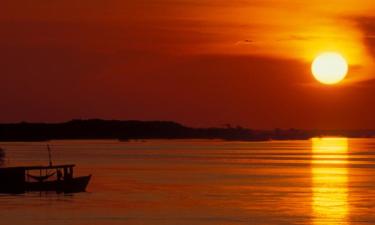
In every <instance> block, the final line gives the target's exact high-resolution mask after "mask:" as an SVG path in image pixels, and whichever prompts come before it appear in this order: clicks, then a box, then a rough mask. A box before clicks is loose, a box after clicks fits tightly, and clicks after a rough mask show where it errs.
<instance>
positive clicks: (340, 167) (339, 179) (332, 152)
mask: <svg viewBox="0 0 375 225" xmlns="http://www.w3.org/2000/svg"><path fill="white" fill-rule="evenodd" d="M347 153H348V139H347V138H314V139H312V192H313V193H312V212H313V224H314V225H323V224H324V225H330V224H349V222H348V213H349V212H348V211H349V205H348V168H347V163H348V154H347Z"/></svg>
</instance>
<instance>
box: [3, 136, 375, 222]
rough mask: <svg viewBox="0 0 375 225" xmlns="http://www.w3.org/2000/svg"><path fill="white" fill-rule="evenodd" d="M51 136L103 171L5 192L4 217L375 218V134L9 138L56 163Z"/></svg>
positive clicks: (19, 150)
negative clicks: (75, 181)
mask: <svg viewBox="0 0 375 225" xmlns="http://www.w3.org/2000/svg"><path fill="white" fill-rule="evenodd" d="M47 144H49V145H50V146H51V148H52V158H53V162H54V164H61V163H75V164H76V165H77V168H76V171H75V174H76V175H86V174H92V175H93V178H92V181H91V183H90V184H89V187H88V192H87V193H79V194H72V195H63V194H62V195H57V194H55V193H29V194H25V195H0V224H4V225H10V224H12V225H21V224H22V225H26V224H27V225H45V224H53V225H99V224H100V225H104V224H105V225H115V224H116V225H117V224H131V225H133V224H136V225H143V224H145V225H146V224H147V225H159V224H160V225H161V224H163V225H180V224H184V225H192V224H194V225H200V224H202V225H211V224H212V225H213V224H215V225H236V224H256V225H273V224H285V225H286V224H314V225H331V224H332V225H333V224H353V225H357V224H375V139H346V138H323V139H313V140H308V141H274V142H259V143H256V142H254V143H251V142H224V141H196V140H184V141H168V140H156V141H146V142H136V141H134V142H117V141H51V142H48V143H47V142H36V143H21V142H3V143H0V147H2V148H4V149H6V156H7V158H6V165H7V166H19V165H47V164H48V153H47V150H46V145H47ZM0 184H1V181H0Z"/></svg>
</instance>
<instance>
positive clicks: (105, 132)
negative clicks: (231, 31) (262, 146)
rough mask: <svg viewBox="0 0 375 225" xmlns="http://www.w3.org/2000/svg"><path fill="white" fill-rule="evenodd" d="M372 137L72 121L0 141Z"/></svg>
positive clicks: (21, 129) (29, 127)
mask: <svg viewBox="0 0 375 225" xmlns="http://www.w3.org/2000/svg"><path fill="white" fill-rule="evenodd" d="M327 135H332V136H333V135H334V136H346V137H372V136H375V131H370V130H357V131H334V130H332V131H317V130H309V131H306V130H295V129H289V130H281V129H276V130H271V131H262V130H251V129H247V128H242V127H230V126H228V127H225V128H191V127H186V126H183V125H181V124H178V123H175V122H169V121H116V120H99V119H93V120H72V121H69V122H65V123H25V122H23V123H17V124H0V141H45V140H52V139H55V140H59V139H60V140H61V139H120V140H131V139H223V140H242V141H266V140H302V139H309V138H311V137H316V136H327Z"/></svg>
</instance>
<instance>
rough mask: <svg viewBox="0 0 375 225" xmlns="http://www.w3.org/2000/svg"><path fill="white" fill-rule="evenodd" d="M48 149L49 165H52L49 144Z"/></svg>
mask: <svg viewBox="0 0 375 225" xmlns="http://www.w3.org/2000/svg"><path fill="white" fill-rule="evenodd" d="M47 149H48V159H49V166H52V157H51V148H50V147H49V145H47Z"/></svg>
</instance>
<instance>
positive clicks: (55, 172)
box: [0, 164, 91, 194]
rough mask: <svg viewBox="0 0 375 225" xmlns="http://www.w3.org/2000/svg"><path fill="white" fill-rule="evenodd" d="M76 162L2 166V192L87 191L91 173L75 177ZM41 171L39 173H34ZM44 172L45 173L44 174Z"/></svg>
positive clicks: (0, 174)
mask: <svg viewBox="0 0 375 225" xmlns="http://www.w3.org/2000/svg"><path fill="white" fill-rule="evenodd" d="M74 167H75V165H74V164H67V165H54V166H52V165H49V166H28V167H5V168H0V180H1V185H0V193H10V194H21V193H25V192H34V191H38V192H42V191H55V192H57V193H77V192H85V191H86V187H87V185H88V183H89V182H90V179H91V175H88V176H81V177H73V168H74ZM35 173H39V175H34V174H35ZM43 174H44V175H43Z"/></svg>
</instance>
